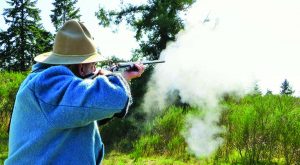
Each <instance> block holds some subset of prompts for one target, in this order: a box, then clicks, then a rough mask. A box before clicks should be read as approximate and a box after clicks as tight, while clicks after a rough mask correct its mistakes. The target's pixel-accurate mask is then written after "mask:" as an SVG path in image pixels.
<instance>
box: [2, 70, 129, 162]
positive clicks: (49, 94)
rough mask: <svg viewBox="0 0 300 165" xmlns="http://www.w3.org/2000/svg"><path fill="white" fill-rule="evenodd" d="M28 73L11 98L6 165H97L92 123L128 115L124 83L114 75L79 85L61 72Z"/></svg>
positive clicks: (97, 144) (98, 153) (96, 135)
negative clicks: (13, 98) (12, 104)
mask: <svg viewBox="0 0 300 165" xmlns="http://www.w3.org/2000/svg"><path fill="white" fill-rule="evenodd" d="M33 70H35V72H33V73H31V74H30V75H29V76H28V77H27V78H26V79H25V80H24V82H23V83H22V84H21V86H20V88H19V91H18V93H17V96H16V101H15V105H14V110H13V115H12V119H11V126H10V133H9V153H8V158H7V159H6V160H5V164H6V165H10V164H12V165H18V164H26V165H27V164H59V165H61V164H64V165H66V164H70V165H76V164H78V165H83V164H84V165H90V164H91V165H93V164H98V163H101V161H102V158H103V154H104V148H103V143H102V141H101V137H100V134H99V131H98V127H97V123H96V120H101V119H105V118H110V117H112V116H113V115H114V114H116V113H120V112H123V111H126V112H127V109H128V107H129V104H130V102H131V101H130V100H131V96H130V90H129V87H128V84H127V82H126V81H124V79H123V78H122V77H121V76H119V75H111V76H98V77H97V78H95V79H81V78H78V77H76V76H75V75H74V74H73V73H72V72H71V71H70V70H69V69H68V68H67V67H65V66H52V67H50V68H46V69H45V68H43V65H42V64H36V65H34V66H33Z"/></svg>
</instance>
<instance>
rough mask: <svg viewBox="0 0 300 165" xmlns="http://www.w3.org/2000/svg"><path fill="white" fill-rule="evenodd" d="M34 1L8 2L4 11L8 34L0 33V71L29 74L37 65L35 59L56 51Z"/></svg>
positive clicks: (9, 0)
mask: <svg viewBox="0 0 300 165" xmlns="http://www.w3.org/2000/svg"><path fill="white" fill-rule="evenodd" d="M36 2H37V1H32V0H8V1H7V3H8V4H9V5H10V7H9V8H6V9H4V13H3V15H4V19H5V23H6V24H7V25H9V28H8V29H7V30H6V31H3V32H1V33H0V45H1V46H0V49H1V51H0V53H1V54H0V55H1V58H0V59H1V61H0V68H2V69H7V70H14V71H25V70H27V69H28V68H29V67H30V66H31V65H32V64H33V57H34V56H35V55H37V54H39V53H43V52H46V51H49V50H51V49H52V43H51V41H52V39H53V36H52V35H51V33H49V32H47V31H46V30H45V29H44V28H43V27H42V25H41V23H40V21H41V18H40V16H39V12H40V11H39V10H38V8H36Z"/></svg>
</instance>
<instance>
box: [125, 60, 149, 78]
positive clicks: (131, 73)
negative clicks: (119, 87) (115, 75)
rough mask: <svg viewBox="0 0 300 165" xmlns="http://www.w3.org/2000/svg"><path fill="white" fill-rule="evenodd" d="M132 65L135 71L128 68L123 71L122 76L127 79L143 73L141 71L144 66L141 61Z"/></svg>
mask: <svg viewBox="0 0 300 165" xmlns="http://www.w3.org/2000/svg"><path fill="white" fill-rule="evenodd" d="M134 66H135V67H136V68H137V71H130V70H129V71H125V72H124V73H123V76H124V78H125V79H126V80H127V81H130V80H132V79H135V78H138V77H141V75H142V74H143V72H144V70H145V66H144V65H143V64H142V63H135V64H134Z"/></svg>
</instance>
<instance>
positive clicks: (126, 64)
mask: <svg viewBox="0 0 300 165" xmlns="http://www.w3.org/2000/svg"><path fill="white" fill-rule="evenodd" d="M135 63H137V62H120V63H118V67H120V68H122V67H128V66H133V65H134V64H135ZM141 63H142V64H145V65H146V64H156V63H165V61H164V60H153V61H142V62H141Z"/></svg>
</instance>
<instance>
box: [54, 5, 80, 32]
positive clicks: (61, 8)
mask: <svg viewBox="0 0 300 165" xmlns="http://www.w3.org/2000/svg"><path fill="white" fill-rule="evenodd" d="M76 3H77V0H55V1H54V2H53V3H52V4H53V5H54V9H53V10H51V11H52V12H53V14H51V15H50V17H51V21H52V23H53V24H54V27H55V29H56V31H57V30H58V29H59V28H60V27H61V26H62V25H63V24H64V23H65V22H66V21H67V20H70V19H78V20H80V17H81V15H80V14H79V8H77V9H76V8H75V7H74V5H75V4H76Z"/></svg>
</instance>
